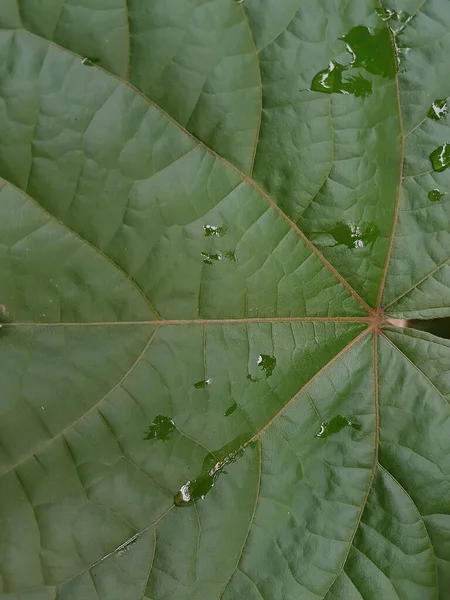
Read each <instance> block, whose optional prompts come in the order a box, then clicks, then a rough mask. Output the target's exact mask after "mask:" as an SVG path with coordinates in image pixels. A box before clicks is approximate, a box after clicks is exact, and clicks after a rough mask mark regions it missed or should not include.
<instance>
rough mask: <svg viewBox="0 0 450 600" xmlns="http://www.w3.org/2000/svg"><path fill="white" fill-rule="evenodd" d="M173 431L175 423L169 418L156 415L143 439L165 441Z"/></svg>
mask: <svg viewBox="0 0 450 600" xmlns="http://www.w3.org/2000/svg"><path fill="white" fill-rule="evenodd" d="M175 430H176V427H175V423H174V422H173V420H172V419H171V418H170V417H165V416H163V415H158V416H157V417H155V420H154V421H153V423H152V424H151V425H150V427H149V428H148V431H147V433H146V435H145V438H144V439H146V440H155V439H156V440H163V441H166V440H168V439H169V437H170V436H171V435H172V433H173V432H174V431H175Z"/></svg>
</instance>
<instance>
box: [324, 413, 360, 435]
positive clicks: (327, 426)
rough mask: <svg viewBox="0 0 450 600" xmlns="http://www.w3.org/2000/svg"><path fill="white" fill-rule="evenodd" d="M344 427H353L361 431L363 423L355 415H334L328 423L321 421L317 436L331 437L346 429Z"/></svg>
mask: <svg viewBox="0 0 450 600" xmlns="http://www.w3.org/2000/svg"><path fill="white" fill-rule="evenodd" d="M344 427H353V429H357V430H358V431H359V430H360V429H361V424H360V423H359V422H358V420H357V419H354V418H353V417H343V416H342V415H338V416H337V417H333V419H331V421H329V422H328V423H326V422H324V423H321V425H320V430H319V432H318V433H316V435H315V437H322V438H325V437H329V436H330V435H333V434H335V433H338V432H339V431H341V430H342V429H344Z"/></svg>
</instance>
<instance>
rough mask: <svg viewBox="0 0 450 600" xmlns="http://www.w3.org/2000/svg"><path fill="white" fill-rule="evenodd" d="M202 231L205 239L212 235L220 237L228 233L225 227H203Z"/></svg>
mask: <svg viewBox="0 0 450 600" xmlns="http://www.w3.org/2000/svg"><path fill="white" fill-rule="evenodd" d="M203 231H204V232H205V237H211V236H213V235H215V236H217V237H222V236H223V235H226V234H227V233H228V229H227V227H225V225H221V226H218V225H203Z"/></svg>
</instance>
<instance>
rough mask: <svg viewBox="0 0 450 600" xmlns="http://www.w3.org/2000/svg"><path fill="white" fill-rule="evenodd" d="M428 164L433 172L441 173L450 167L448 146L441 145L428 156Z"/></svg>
mask: <svg viewBox="0 0 450 600" xmlns="http://www.w3.org/2000/svg"><path fill="white" fill-rule="evenodd" d="M430 162H431V166H432V167H433V170H434V171H437V172H438V173H441V172H442V171H445V170H446V169H448V167H450V144H442V146H439V148H436V150H433V152H432V153H431V154H430Z"/></svg>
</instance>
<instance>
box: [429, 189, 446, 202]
mask: <svg viewBox="0 0 450 600" xmlns="http://www.w3.org/2000/svg"><path fill="white" fill-rule="evenodd" d="M444 196H445V194H443V193H442V192H440V191H439V190H430V191H429V192H428V200H431V202H439V201H440V200H441V199H442V198H443V197H444Z"/></svg>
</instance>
